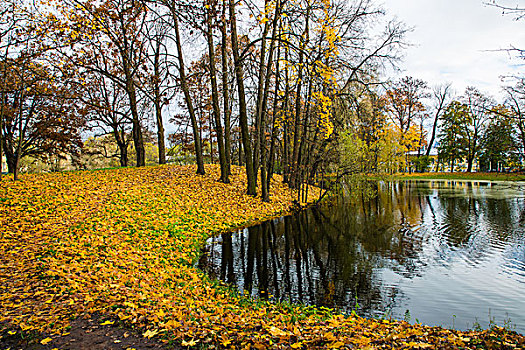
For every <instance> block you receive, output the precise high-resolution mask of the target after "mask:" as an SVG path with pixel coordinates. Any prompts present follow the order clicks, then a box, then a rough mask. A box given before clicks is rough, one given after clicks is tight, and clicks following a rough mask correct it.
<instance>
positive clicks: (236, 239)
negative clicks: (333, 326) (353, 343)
mask: <svg viewBox="0 0 525 350" xmlns="http://www.w3.org/2000/svg"><path fill="white" fill-rule="evenodd" d="M375 190H376V191H377V197H375V198H373V199H371V200H363V201H357V202H354V203H349V202H348V201H345V200H344V199H338V200H336V201H332V202H331V203H330V205H323V206H321V207H318V208H317V207H313V208H309V209H307V210H305V211H301V212H298V213H295V214H293V215H289V216H285V217H282V218H278V219H275V220H270V221H267V222H264V223H262V224H260V225H256V226H252V227H248V228H245V229H243V230H241V231H237V232H234V233H229V234H222V235H221V236H218V237H214V238H210V240H209V241H208V243H209V244H208V245H207V246H206V248H205V252H206V253H205V254H204V255H203V258H202V259H201V268H203V269H205V270H206V271H208V272H209V273H210V274H211V275H212V276H215V277H217V278H220V279H221V280H224V281H226V282H228V283H231V284H232V285H235V286H237V288H238V289H239V290H240V291H243V292H245V293H248V294H250V295H251V296H256V297H261V298H270V299H272V300H279V301H290V302H294V303H304V304H308V305H318V306H326V307H332V308H336V309H338V310H340V311H341V312H346V313H350V312H352V311H355V312H357V313H358V314H359V315H361V316H364V317H374V318H381V317H384V318H390V317H392V318H395V319H405V320H408V321H411V322H421V323H424V324H429V325H440V326H445V327H450V328H457V329H470V328H477V327H482V328H487V327H489V326H490V325H491V324H493V323H496V324H498V325H501V326H507V327H509V328H511V329H513V330H516V331H518V332H520V333H525V296H524V294H523V292H522V291H523V288H524V287H525V183H523V182H521V183H514V182H500V181H498V182H490V181H463V180H407V181H395V182H377V183H376V184H375Z"/></svg>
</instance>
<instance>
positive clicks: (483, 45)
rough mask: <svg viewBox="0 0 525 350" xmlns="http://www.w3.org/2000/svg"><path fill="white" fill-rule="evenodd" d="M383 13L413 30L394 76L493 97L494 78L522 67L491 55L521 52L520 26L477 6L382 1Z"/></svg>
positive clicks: (524, 27) (469, 1) (474, 0)
mask: <svg viewBox="0 0 525 350" xmlns="http://www.w3.org/2000/svg"><path fill="white" fill-rule="evenodd" d="M384 7H385V9H387V11H388V13H389V14H390V15H394V16H396V17H397V18H398V19H400V20H402V21H403V22H405V23H406V24H407V25H408V26H410V27H414V31H413V32H412V33H410V34H409V35H408V38H407V39H408V40H409V41H410V43H412V44H413V46H411V47H409V48H408V49H407V51H406V56H405V60H404V62H403V63H402V64H401V65H400V66H401V68H402V69H403V71H402V72H401V73H399V75H400V76H403V75H411V76H413V77H416V78H420V79H424V80H426V81H427V82H428V83H429V84H430V85H435V84H439V83H443V82H451V83H452V84H453V87H454V89H455V90H456V91H457V92H458V93H462V92H463V90H464V88H465V87H466V86H468V85H474V86H476V87H478V88H479V89H481V90H482V91H485V92H486V93H488V94H491V95H493V96H495V97H499V96H501V93H500V86H501V79H500V76H504V75H510V74H519V72H520V70H521V69H522V67H520V65H521V64H522V63H525V62H523V61H522V60H520V59H517V58H515V57H514V58H512V57H509V55H508V54H507V53H505V52H503V51H493V50H500V49H506V48H509V47H511V46H512V45H514V46H516V47H523V48H525V21H514V20H513V18H512V17H510V16H503V15H502V13H501V10H498V9H496V8H494V7H490V6H486V5H484V4H483V0H460V1H457V0H388V1H386V2H385V4H384Z"/></svg>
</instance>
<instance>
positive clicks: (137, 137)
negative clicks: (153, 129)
mask: <svg viewBox="0 0 525 350" xmlns="http://www.w3.org/2000/svg"><path fill="white" fill-rule="evenodd" d="M126 90H127V93H128V97H129V107H130V109H131V116H132V123H133V129H132V135H133V144H134V146H135V152H136V160H137V164H136V166H137V167H141V166H144V165H146V151H145V149H144V140H143V139H142V128H141V125H140V119H139V112H138V108H137V96H136V92H135V85H134V83H133V81H132V80H131V77H128V82H127V88H126Z"/></svg>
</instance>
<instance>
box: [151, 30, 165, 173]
mask: <svg viewBox="0 0 525 350" xmlns="http://www.w3.org/2000/svg"><path fill="white" fill-rule="evenodd" d="M153 69H154V74H155V84H154V94H155V96H154V99H155V103H154V104H155V117H156V119H157V143H158V147H159V164H166V145H165V143H164V123H163V121H162V96H161V93H160V40H158V41H157V47H156V50H155V59H154V62H153Z"/></svg>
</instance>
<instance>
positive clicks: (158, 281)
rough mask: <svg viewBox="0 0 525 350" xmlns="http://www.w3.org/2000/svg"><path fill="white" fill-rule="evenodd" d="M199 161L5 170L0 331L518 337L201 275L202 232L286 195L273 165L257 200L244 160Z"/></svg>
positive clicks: (282, 204) (303, 338)
mask: <svg viewBox="0 0 525 350" xmlns="http://www.w3.org/2000/svg"><path fill="white" fill-rule="evenodd" d="M206 170H207V175H205V176H196V175H194V172H195V169H194V168H193V167H191V166H189V167H177V166H161V167H146V168H140V169H132V168H126V169H114V170H103V171H90V172H71V173H55V174H45V175H44V174H43V175H25V176H23V177H22V181H19V182H12V181H9V180H4V181H3V182H2V183H1V185H0V227H1V228H2V229H1V237H0V247H1V248H0V249H1V252H2V253H1V255H0V334H1V337H2V338H1V339H0V345H2V346H5V347H9V346H10V344H15V341H16V340H19V342H18V343H17V344H20V340H21V339H23V340H24V341H25V343H24V344H26V345H27V347H29V346H30V345H31V344H32V345H31V346H33V347H34V348H45V349H53V348H77V349H78V348H83V347H82V344H80V343H79V340H78V339H73V341H76V343H74V344H73V345H71V344H69V343H67V342H66V341H65V340H64V339H70V338H71V333H72V332H73V331H78V329H84V330H85V331H84V333H82V334H83V335H84V336H85V337H84V338H82V339H83V340H82V341H84V342H89V341H90V340H89V339H90V336H89V334H87V335H86V333H90V332H91V333H92V334H93V336H92V337H91V338H95V335H97V334H99V333H100V332H99V329H102V330H103V331H104V332H106V334H110V336H108V337H109V338H110V339H111V340H112V342H110V343H111V346H109V345H108V344H109V343H108V344H106V345H107V346H105V345H102V346H101V347H96V346H91V347H89V346H88V347H86V348H93V349H94V348H123V349H132V348H137V349H142V348H158V347H159V346H161V347H162V346H164V347H165V348H170V347H177V348H180V347H195V348H210V349H213V348H223V347H225V348H257V349H266V348H294V349H300V348H303V349H305V348H359V349H362V348H369V349H374V348H420V349H424V348H443V349H448V348H469V349H477V348H488V349H502V348H508V349H514V348H520V347H525V338H524V337H523V336H522V335H519V334H516V333H513V332H508V331H507V330H505V329H503V328H497V327H496V328H493V329H490V330H486V331H469V332H460V331H455V330H446V329H442V328H438V327H426V326H421V325H416V326H413V325H409V324H408V323H406V322H403V321H390V320H367V319H363V318H359V317H355V316H345V315H340V314H337V313H335V312H332V311H330V310H326V309H316V308H313V307H306V306H297V305H289V304H286V303H271V302H267V301H257V300H249V299H246V298H245V297H243V296H242V295H238V294H237V293H236V292H234V291H232V290H229V289H228V288H226V287H225V286H222V285H220V284H219V283H218V282H216V281H213V280H210V279H209V278H208V277H207V276H206V275H205V274H204V273H202V272H201V271H199V270H198V269H197V268H196V267H195V262H196V261H197V259H198V257H199V254H200V248H201V247H202V246H203V244H204V243H205V241H206V239H207V238H208V237H209V236H210V235H213V234H216V233H218V232H223V231H225V230H229V229H232V228H235V227H240V226H245V225H248V224H251V223H255V222H257V221H260V220H263V219H268V218H270V217H274V216H277V215H282V214H283V213H285V212H287V211H289V210H290V208H291V207H292V205H293V200H294V198H296V195H295V194H294V193H293V192H292V191H290V190H289V189H288V188H287V187H286V186H285V185H283V184H281V182H280V181H279V178H276V181H275V182H274V184H273V187H272V188H273V191H272V200H271V203H263V202H262V201H261V200H260V198H253V197H250V196H247V195H245V194H244V193H245V177H244V174H243V172H242V169H241V168H237V167H234V168H233V169H232V172H233V174H232V176H231V183H230V184H222V183H219V182H217V179H218V178H219V174H218V171H219V170H218V167H215V166H209V167H207V169H206ZM310 194H311V196H312V197H311V199H312V200H313V198H314V196H316V193H315V191H313V190H312V191H310ZM94 315H95V316H96V318H95V320H96V321H93V317H94ZM81 320H88V321H81ZM79 322H80V325H81V326H79ZM86 322H87V323H86ZM89 322H91V323H89ZM77 328H78V329H77ZM128 331H129V332H128ZM97 332H99V333H97ZM126 335H127V336H126ZM68 337H69V338H68ZM128 337H129V339H135V341H129V339H127V338H128ZM97 339H98V338H97ZM106 340H107V339H106ZM101 342H102V343H103V341H101ZM68 344H69V345H68ZM159 344H160V345H159ZM17 346H18V345H17ZM35 346H36V347H35Z"/></svg>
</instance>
